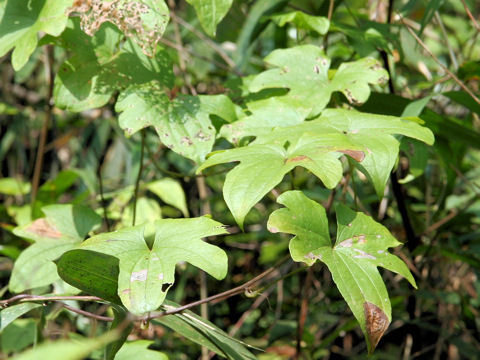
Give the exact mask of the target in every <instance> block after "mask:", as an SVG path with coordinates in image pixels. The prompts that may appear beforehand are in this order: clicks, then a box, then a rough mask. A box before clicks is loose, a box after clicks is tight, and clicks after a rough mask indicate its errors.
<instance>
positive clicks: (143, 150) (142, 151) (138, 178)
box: [132, 129, 145, 226]
mask: <svg viewBox="0 0 480 360" xmlns="http://www.w3.org/2000/svg"><path fill="white" fill-rule="evenodd" d="M144 155H145V129H142V144H141V148H140V167H139V169H138V175H137V180H136V181H135V190H134V193H133V216H132V217H133V219H132V226H135V220H136V219H137V200H138V189H139V188H140V179H141V178H142V172H143V156H144Z"/></svg>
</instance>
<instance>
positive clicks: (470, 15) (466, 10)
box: [461, 0, 480, 32]
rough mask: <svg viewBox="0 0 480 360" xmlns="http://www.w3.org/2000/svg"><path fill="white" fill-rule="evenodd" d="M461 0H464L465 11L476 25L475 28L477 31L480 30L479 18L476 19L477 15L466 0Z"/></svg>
mask: <svg viewBox="0 0 480 360" xmlns="http://www.w3.org/2000/svg"><path fill="white" fill-rule="evenodd" d="M461 1H462V4H463V7H464V8H465V12H466V13H467V15H468V17H469V18H470V20H471V21H472V23H473V26H474V27H475V29H477V31H479V32H480V25H478V22H477V20H475V17H474V16H473V15H472V13H471V11H470V9H469V8H468V6H467V3H466V2H465V0H461Z"/></svg>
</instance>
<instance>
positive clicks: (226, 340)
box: [153, 300, 258, 360]
mask: <svg viewBox="0 0 480 360" xmlns="http://www.w3.org/2000/svg"><path fill="white" fill-rule="evenodd" d="M178 306H179V305H177V304H175V303H174V302H172V301H169V300H166V301H165V302H164V304H163V306H162V307H163V308H164V309H165V310H174V309H175V308H176V307H178ZM153 322H154V323H160V324H162V325H165V326H167V327H169V328H171V329H172V330H174V331H175V332H178V333H179V334H181V335H183V336H185V337H186V338H188V339H190V340H191V341H193V342H195V343H197V344H199V345H201V346H205V347H207V348H208V349H210V350H212V351H214V352H215V353H217V354H218V355H220V356H223V357H226V358H228V359H234V360H245V359H256V357H255V356H254V355H253V354H252V353H251V352H250V351H249V350H248V349H247V347H251V346H249V345H248V344H246V343H244V342H242V341H239V340H237V339H235V338H233V337H231V336H230V335H228V334H227V333H225V332H224V331H223V330H221V329H219V328H218V327H217V326H215V324H212V323H211V322H209V321H208V320H205V319H203V318H201V317H200V316H198V315H196V314H195V313H193V312H192V311H189V310H186V311H182V312H181V313H178V314H173V315H168V316H164V317H161V318H158V319H154V320H153ZM257 350H258V349H257Z"/></svg>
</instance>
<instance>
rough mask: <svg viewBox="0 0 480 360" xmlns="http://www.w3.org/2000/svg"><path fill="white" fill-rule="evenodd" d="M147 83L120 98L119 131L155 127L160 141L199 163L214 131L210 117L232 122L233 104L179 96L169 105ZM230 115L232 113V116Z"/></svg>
mask: <svg viewBox="0 0 480 360" xmlns="http://www.w3.org/2000/svg"><path fill="white" fill-rule="evenodd" d="M162 94H163V91H162V90H161V89H160V88H158V87H155V86H152V85H151V84H150V83H147V84H142V85H140V86H132V87H130V88H128V89H127V90H125V91H124V92H123V93H121V94H120V96H119V98H118V101H117V104H116V106H115V109H116V110H117V111H119V112H122V113H121V114H120V118H119V124H120V127H122V128H123V129H126V130H127V131H128V133H130V134H131V133H134V132H135V131H138V130H139V129H141V128H143V127H146V126H154V127H155V130H156V131H157V134H158V136H159V137H160V140H161V141H162V143H163V144H165V146H167V147H168V148H169V149H171V150H172V151H175V152H176V153H178V154H180V155H182V156H184V157H187V158H189V159H191V160H193V161H194V162H196V163H201V162H202V161H204V160H205V156H206V155H207V154H208V153H209V152H210V151H212V146H213V144H214V142H215V135H216V130H215V127H214V126H213V124H212V121H211V118H210V117H211V115H217V116H219V117H221V118H224V119H227V120H233V119H232V116H234V114H235V112H234V111H233V109H234V105H233V103H232V101H231V100H230V99H229V98H228V97H227V96H225V95H200V96H190V95H180V96H178V97H176V98H175V99H174V100H172V101H170V100H168V99H167V98H162ZM232 111H233V112H232Z"/></svg>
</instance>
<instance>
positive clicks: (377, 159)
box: [197, 109, 433, 226]
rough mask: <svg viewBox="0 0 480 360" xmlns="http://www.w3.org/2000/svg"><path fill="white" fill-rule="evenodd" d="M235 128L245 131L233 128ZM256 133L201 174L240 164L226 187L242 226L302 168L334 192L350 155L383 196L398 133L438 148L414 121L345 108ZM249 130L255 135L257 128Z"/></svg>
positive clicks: (215, 159) (221, 154) (217, 157)
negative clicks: (252, 211) (343, 159)
mask: <svg viewBox="0 0 480 360" xmlns="http://www.w3.org/2000/svg"><path fill="white" fill-rule="evenodd" d="M244 124H245V123H244ZM230 129H236V130H241V129H239V128H238V127H237V128H235V127H233V125H232V127H231V128H230ZM256 129H259V131H258V132H256V133H255V134H254V135H256V136H257V138H256V140H255V141H254V142H252V143H251V144H250V145H248V146H245V147H240V148H235V149H230V150H226V151H220V152H215V153H213V154H212V156H210V157H209V158H208V159H207V160H206V161H205V162H204V163H203V164H202V165H201V166H200V167H199V168H198V170H197V171H198V172H200V171H202V170H203V169H205V168H207V167H210V166H214V165H217V164H221V163H226V162H232V161H240V165H238V166H237V167H235V168H234V169H233V170H231V171H230V172H229V173H228V174H227V176H226V179H225V184H224V187H223V194H224V198H225V201H226V203H227V205H228V207H229V209H230V210H231V212H232V214H233V216H234V217H235V219H236V221H237V223H238V224H239V225H240V226H243V221H244V218H245V216H246V215H247V213H248V211H249V210H250V209H251V208H252V207H253V206H254V205H255V204H256V203H257V202H258V201H260V200H261V199H262V198H263V197H264V196H265V195H266V194H267V193H268V192H269V191H270V190H272V189H273V188H274V187H275V186H276V185H277V184H278V183H280V181H281V180H282V179H283V177H284V175H285V174H286V173H287V172H289V171H290V170H292V169H293V168H294V167H296V166H302V167H305V168H307V169H308V170H309V171H311V172H312V173H313V174H314V175H316V176H317V177H318V178H319V179H320V180H322V182H323V183H324V185H325V186H326V187H327V188H333V187H335V186H336V185H337V184H338V182H339V181H340V179H341V177H342V171H343V168H342V164H341V162H340V161H339V158H340V157H341V156H342V155H343V154H345V155H348V156H350V157H351V158H353V159H354V160H356V163H355V164H356V166H358V167H359V168H360V169H361V170H362V171H363V172H364V173H365V174H366V176H367V177H368V178H369V179H370V180H371V182H372V184H373V185H374V187H375V190H376V191H377V194H378V195H379V196H382V195H383V191H384V188H385V185H386V183H387V181H388V178H389V174H390V172H391V170H392V168H393V166H394V164H395V161H396V159H397V156H398V147H399V142H398V140H397V139H396V138H395V137H394V136H393V134H401V135H405V136H409V137H412V138H415V139H418V140H420V141H423V142H426V143H428V144H431V143H433V135H432V132H431V131H430V130H429V129H428V128H425V127H422V126H420V124H418V123H417V122H416V121H414V119H403V118H398V117H393V116H382V115H375V114H365V113H360V112H357V111H351V110H344V109H327V110H325V111H324V112H323V113H322V115H321V116H320V117H319V118H317V119H315V120H312V121H306V122H301V123H297V124H296V125H292V126H283V127H276V128H273V129H272V128H270V130H269V129H268V126H266V127H263V128H261V127H257V128H256ZM246 131H248V133H249V134H252V132H253V131H254V127H248V129H247V130H246ZM233 134H234V133H233V132H230V135H233ZM244 134H245V133H244Z"/></svg>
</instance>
